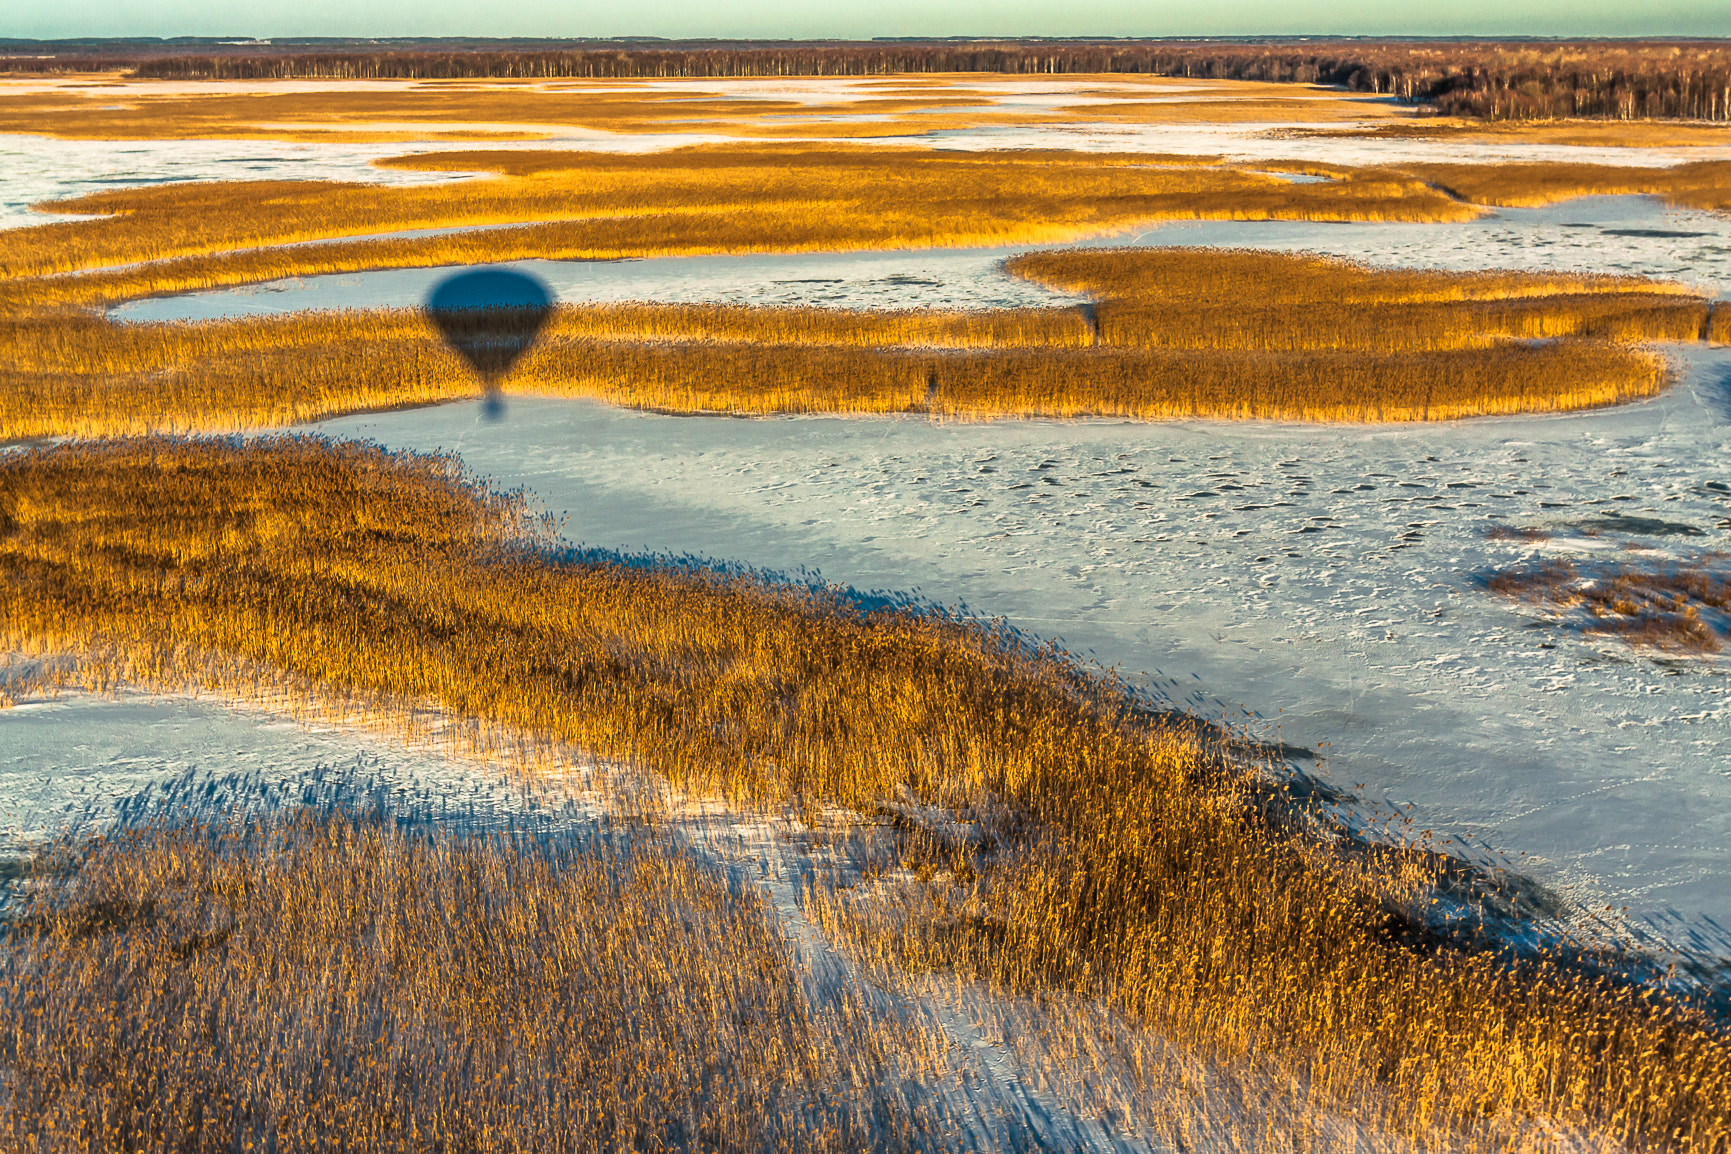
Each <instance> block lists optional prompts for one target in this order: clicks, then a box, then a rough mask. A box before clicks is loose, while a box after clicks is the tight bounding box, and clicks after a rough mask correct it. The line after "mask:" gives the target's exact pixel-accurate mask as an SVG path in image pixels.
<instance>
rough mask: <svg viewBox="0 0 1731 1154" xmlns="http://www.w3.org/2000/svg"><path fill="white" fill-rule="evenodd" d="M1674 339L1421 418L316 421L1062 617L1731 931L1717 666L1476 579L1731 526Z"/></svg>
mask: <svg viewBox="0 0 1731 1154" xmlns="http://www.w3.org/2000/svg"><path fill="white" fill-rule="evenodd" d="M1686 357H1687V364H1688V375H1687V379H1686V380H1685V381H1684V382H1683V383H1682V384H1681V385H1679V387H1677V388H1676V389H1675V390H1673V391H1672V392H1671V393H1670V394H1668V395H1667V396H1665V397H1663V398H1660V399H1657V400H1655V401H1652V402H1648V403H1644V404H1640V405H1635V406H1630V407H1626V408H1622V409H1617V410H1612V411H1604V412H1596V413H1586V414H1578V415H1571V416H1562V417H1546V418H1507V419H1491V420H1480V421H1474V422H1463V423H1452V424H1429V425H1423V426H1414V427H1369V428H1365V427H1327V426H1296V425H1275V424H1260V423H1247V424H1216V423H1204V422H1173V423H1163V424H1152V425H1137V424H1131V423H1108V422H1073V423H1052V422H1000V423H995V424H933V423H929V422H927V421H924V420H916V419H895V418H879V419H838V418H783V419H766V420H753V421H737V420H729V419H708V418H690V417H664V416H655V415H648V414H642V413H632V412H626V411H621V410H616V409H610V408H607V407H605V406H602V405H598V404H590V403H585V402H573V401H555V400H513V401H511V402H510V403H509V406H508V410H507V413H506V418H505V420H504V421H502V422H500V423H496V424H493V423H487V422H485V421H483V420H482V419H481V414H480V413H479V410H478V408H477V407H475V406H472V405H467V404H465V405H453V406H446V407H439V408H432V409H423V410H418V411H410V412H398V413H390V414H378V415H372V416H365V417H355V418H349V419H344V420H338V421H331V422H326V423H325V424H323V425H322V426H320V428H322V429H323V430H324V431H327V432H329V433H332V434H336V435H342V436H362V437H372V438H376V439H378V440H380V441H382V442H383V443H385V444H387V445H390V446H393V447H405V448H411V447H412V448H418V449H433V448H439V447H443V448H447V449H453V450H456V451H458V452H460V453H461V454H462V456H463V459H464V460H465V461H466V462H467V463H468V464H469V465H470V466H471V467H472V468H474V469H476V470H478V471H480V472H481V473H483V474H485V475H487V476H489V477H491V478H492V479H493V480H494V481H495V482H497V483H498V484H500V485H503V486H506V487H514V486H517V485H524V486H527V487H528V488H529V489H530V490H532V491H533V492H535V493H538V494H539V495H541V497H542V498H543V499H544V500H545V501H546V502H547V504H548V506H549V508H550V509H552V510H554V511H567V512H568V513H569V514H570V521H569V523H568V530H567V531H568V533H569V535H570V537H571V538H572V539H573V540H574V541H580V542H583V543H585V544H587V545H590V546H598V547H604V548H614V549H619V550H622V551H625V552H627V553H640V552H667V553H673V554H698V555H702V556H706V557H711V558H720V559H728V560H733V561H739V562H744V563H747V564H751V565H756V566H762V567H766V568H769V569H778V570H789V571H796V570H800V569H802V568H805V569H811V570H816V571H817V572H819V573H820V574H821V576H822V577H823V578H824V579H827V580H829V581H833V582H838V583H842V584H846V585H851V586H854V587H856V588H859V589H862V590H873V589H882V590H890V591H901V592H913V593H916V594H918V595H921V596H923V597H925V598H927V599H930V600H932V601H935V602H937V603H940V604H954V603H958V602H965V603H966V605H967V607H968V608H969V610H971V611H972V612H974V613H977V614H981V615H984V616H989V617H996V616H1002V617H1005V618H1007V619H1008V620H1009V621H1010V622H1011V623H1012V624H1014V625H1016V626H1019V627H1021V628H1024V629H1027V630H1029V631H1031V632H1033V633H1036V634H1039V635H1042V636H1046V637H1061V638H1063V639H1064V640H1065V642H1066V643H1067V644H1068V645H1069V646H1070V647H1071V648H1073V649H1074V650H1076V651H1078V652H1081V653H1085V654H1089V655H1091V656H1092V657H1093V658H1094V659H1095V660H1098V661H1099V662H1100V663H1102V664H1104V665H1108V666H1117V667H1119V668H1120V669H1121V670H1123V671H1125V672H1126V673H1127V674H1130V675H1133V677H1134V678H1135V679H1136V680H1137V681H1138V683H1139V684H1141V685H1142V686H1144V687H1145V688H1146V689H1147V690H1148V691H1149V692H1150V693H1152V694H1155V695H1157V696H1159V697H1162V698H1164V699H1165V700H1168V701H1170V702H1173V703H1175V704H1177V705H1180V706H1183V707H1184V708H1187V709H1191V710H1194V711H1196V712H1197V713H1199V714H1200V715H1202V716H1205V717H1210V718H1219V717H1226V718H1228V719H1231V718H1236V719H1239V720H1240V721H1248V722H1251V723H1253V724H1255V725H1256V726H1258V727H1260V728H1261V729H1262V730H1264V731H1266V732H1267V733H1268V734H1269V736H1274V733H1275V730H1276V729H1278V736H1279V737H1280V739H1281V740H1283V741H1285V742H1287V743H1288V744H1290V745H1294V746H1299V747H1304V748H1308V749H1310V750H1312V751H1315V753H1316V754H1317V756H1318V759H1319V760H1318V762H1317V763H1316V764H1317V765H1318V766H1319V767H1321V768H1322V769H1323V770H1325V771H1326V772H1327V773H1328V774H1329V780H1330V781H1331V782H1332V783H1333V784H1334V785H1336V786H1338V787H1342V788H1345V789H1347V790H1349V791H1352V792H1355V793H1357V794H1358V795H1359V797H1360V798H1361V799H1362V800H1363V806H1362V809H1361V812H1362V813H1363V814H1364V815H1366V816H1369V815H1372V814H1373V811H1378V810H1380V812H1381V814H1382V815H1384V816H1386V815H1389V814H1392V813H1395V812H1397V811H1398V813H1399V814H1400V815H1401V817H1400V818H1397V819H1396V825H1397V828H1400V823H1401V822H1403V821H1404V820H1405V819H1407V818H1410V819H1411V822H1412V824H1411V825H1410V826H1407V827H1404V828H1406V829H1407V830H1408V831H1409V832H1412V833H1418V832H1420V831H1422V830H1425V829H1434V830H1435V831H1436V832H1437V835H1438V836H1440V837H1449V838H1455V839H1460V840H1461V841H1462V842H1470V843H1471V844H1472V845H1474V846H1477V847H1481V848H1485V849H1488V850H1489V851H1494V852H1497V853H1501V854H1505V855H1507V856H1508V857H1509V858H1512V859H1515V860H1517V861H1518V862H1519V863H1520V864H1521V866H1522V868H1523V869H1526V870H1527V871H1528V872H1530V873H1532V874H1533V875H1534V876H1536V877H1537V878H1538V879H1539V880H1541V881H1542V882H1545V883H1547V884H1550V885H1553V886H1557V887H1561V888H1564V889H1566V890H1567V891H1568V892H1569V893H1570V894H1571V895H1572V896H1573V897H1574V898H1575V900H1576V901H1577V902H1578V903H1581V904H1583V905H1597V906H1605V905H1614V906H1616V907H1619V909H1620V907H1622V906H1625V905H1626V906H1629V907H1631V917H1632V918H1635V919H1636V920H1637V925H1638V926H1647V927H1650V928H1651V929H1652V930H1653V931H1654V932H1656V933H1659V934H1661V935H1662V936H1663V937H1664V938H1665V939H1666V940H1668V941H1670V942H1672V943H1674V944H1678V945H1684V946H1690V947H1693V948H1697V949H1704V950H1710V951H1715V952H1719V953H1722V954H1727V955H1731V934H1728V933H1727V932H1726V927H1731V770H1728V768H1727V767H1728V766H1731V708H1728V702H1727V697H1726V692H1727V688H1728V686H1731V681H1728V679H1727V676H1726V674H1727V672H1731V669H1728V667H1727V665H1726V663H1724V662H1722V661H1717V660H1707V661H1682V662H1674V663H1673V662H1657V661H1654V660H1651V659H1649V658H1647V657H1643V656H1640V655H1638V654H1635V653H1632V652H1630V651H1628V650H1626V649H1623V648H1621V647H1620V646H1619V645H1617V644H1615V643H1611V642H1592V641H1583V640H1580V639H1579V638H1578V637H1576V636H1574V635H1571V634H1565V633H1562V632H1560V631H1557V630H1553V629H1550V628H1547V627H1545V626H1544V625H1543V624H1542V623H1541V622H1540V621H1538V620H1537V619H1536V618H1535V616H1534V613H1533V611H1531V610H1529V609H1527V608H1525V607H1524V606H1522V605H1520V604H1518V603H1512V602H1509V601H1505V600H1502V599H1499V598H1496V597H1493V596H1492V595H1490V594H1489V593H1487V592H1485V591H1484V589H1483V588H1482V587H1481V585H1482V581H1483V578H1484V576H1485V574H1486V573H1487V572H1488V571H1489V570H1491V569H1493V568H1496V567H1500V566H1503V565H1507V564H1510V563H1513V562H1516V561H1519V560H1521V559H1523V558H1527V557H1532V556H1534V555H1535V549H1536V548H1537V547H1536V546H1532V545H1528V544H1525V543H1522V542H1520V541H1496V540H1489V539H1487V538H1486V536H1485V534H1486V531H1487V530H1489V529H1491V528H1492V527H1494V526H1535V527H1549V528H1553V529H1561V530H1566V529H1567V528H1568V526H1570V525H1571V524H1572V523H1574V522H1576V521H1579V520H1582V519H1583V518H1588V517H1597V516H1602V515H1604V514H1607V513H1609V512H1613V511H1614V512H1617V513H1627V514H1634V515H1640V516H1650V517H1656V518H1659V519H1663V520H1668V521H1675V522H1686V523H1688V524H1690V525H1692V526H1695V527H1696V528H1698V529H1699V530H1700V532H1701V534H1702V536H1701V537H1699V538H1689V539H1687V542H1686V546H1685V545H1684V544H1683V543H1680V542H1679V541H1678V540H1677V539H1673V538H1664V539H1656V540H1655V539H1648V538H1642V537H1640V536H1639V535H1638V534H1631V535H1622V537H1623V538H1627V539H1639V540H1643V541H1645V542H1646V543H1647V544H1651V545H1654V546H1657V547H1658V548H1660V549H1661V550H1669V551H1671V552H1673V553H1676V552H1678V551H1680V550H1681V551H1684V552H1687V551H1689V550H1707V549H1727V548H1731V496H1728V495H1727V493H1726V492H1725V491H1723V490H1721V489H1717V488H1709V487H1707V485H1706V482H1708V481H1721V482H1722V481H1725V480H1728V479H1731V473H1727V471H1726V466H1725V460H1726V452H1727V450H1728V449H1731V353H1727V352H1723V351H1719V352H1708V351H1702V350H1694V351H1691V352H1689V353H1687V354H1686ZM1567 536H1568V533H1567V532H1565V533H1564V534H1563V537H1564V538H1567ZM1576 536H1578V534H1576ZM1602 538H1603V540H1611V541H1615V540H1620V539H1622V538H1619V536H1618V535H1615V534H1613V535H1611V536H1609V537H1605V536H1604V535H1602ZM1601 543H1602V542H1601ZM1552 547H1554V545H1553V546H1552Z"/></svg>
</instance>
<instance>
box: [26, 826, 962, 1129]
mask: <svg viewBox="0 0 1731 1154" xmlns="http://www.w3.org/2000/svg"><path fill="white" fill-rule="evenodd" d="M44 864H45V866H46V868H44V869H41V870H39V872H38V874H37V877H36V879H35V881H34V882H33V883H32V887H33V889H32V892H30V893H29V894H27V895H25V897H23V898H22V899H15V901H14V905H13V908H12V909H11V911H10V913H11V921H10V931H11V932H10V936H9V937H8V939H7V941H6V946H5V949H4V952H3V953H0V1004H3V1006H4V1008H3V1009H0V1069H3V1070H4V1071H5V1091H4V1096H3V1097H0V1143H3V1144H4V1145H5V1148H6V1149H7V1150H9V1151H16V1152H18V1154H26V1152H44V1151H51V1150H52V1151H171V1150H172V1151H179V1152H205V1151H209V1152H213V1154H214V1152H218V1151H233V1150H249V1149H252V1150H263V1149H277V1150H285V1151H299V1150H327V1149H329V1150H348V1151H365V1152H369V1154H382V1152H385V1151H405V1152H407V1151H425V1150H453V1149H455V1150H488V1151H521V1152H523V1154H528V1152H529V1151H548V1152H553V1154H558V1152H575V1151H588V1150H596V1151H599V1150H618V1149H693V1150H695V1149H703V1150H730V1151H731V1150H737V1151H748V1150H770V1149H773V1150H793V1151H812V1152H816V1151H852V1150H860V1149H868V1148H872V1147H874V1146H876V1147H877V1148H880V1149H914V1148H917V1147H918V1146H919V1145H920V1144H921V1140H922V1138H923V1139H924V1140H925V1141H926V1142H928V1143H929V1141H930V1138H929V1137H928V1136H929V1135H930V1134H931V1133H933V1132H934V1131H939V1132H941V1131H942V1130H944V1129H948V1128H949V1127H947V1126H943V1125H942V1123H944V1122H947V1121H949V1120H948V1119H946V1118H944V1117H943V1114H942V1111H941V1110H940V1109H936V1108H933V1106H932V1105H930V1104H928V1105H925V1106H923V1107H922V1106H920V1105H917V1104H915V1105H910V1104H909V1103H908V1102H907V1101H906V1100H905V1099H904V1096H903V1094H902V1093H901V1092H900V1087H901V1079H902V1078H904V1077H907V1076H910V1075H918V1074H920V1073H922V1072H923V1069H922V1066H926V1067H927V1068H929V1064H927V1063H922V1062H921V1059H922V1058H923V1057H924V1055H923V1054H922V1053H921V1050H920V1046H919V1036H918V1034H917V1032H916V1031H915V1030H914V1029H911V1028H908V1026H906V1025H904V1024H903V1023H899V1022H896V1021H894V1020H893V1018H889V1017H886V1016H883V1015H879V1016H877V1017H876V1019H875V1020H873V1019H868V1017H867V1016H866V1015H864V1014H862V1013H861V1012H860V1007H859V1004H858V1002H857V1000H850V999H848V998H847V997H846V996H845V995H840V996H838V997H837V998H836V999H835V1000H834V1002H833V1004H832V1003H826V1004H822V1005H816V1004H813V1002H812V1001H811V1000H810V999H809V998H808V997H807V996H806V994H805V992H804V990H803V988H802V985H801V982H800V978H799V975H798V974H797V972H796V970H795V966H794V961H793V958H792V957H791V956H790V951H789V949H788V945H787V943H786V941H784V940H783V938H782V936H781V931H780V929H779V927H778V926H777V925H776V923H775V920H774V918H773V916H772V915H771V914H770V912H769V911H768V910H767V909H766V908H765V907H764V905H763V903H762V901H761V899H760V898H759V896H758V895H757V893H756V892H755V890H753V889H751V888H749V887H741V886H740V885H739V884H737V883H736V882H730V881H729V880H728V879H727V878H726V877H725V876H724V875H722V874H721V873H720V871H719V870H717V869H715V868H714V867H705V866H702V865H700V864H698V863H697V862H696V861H695V860H694V859H693V858H692V857H691V856H690V855H689V854H688V853H681V852H678V851H675V850H671V849H669V848H667V847H665V846H662V845H658V844H657V843H655V842H654V841H652V840H650V839H646V838H636V839H628V840H626V841H625V842H624V843H623V844H612V843H610V842H609V841H607V840H603V839H596V840H594V841H591V842H590V843H589V844H584V843H582V842H581V841H575V840H573V839H567V840H566V841H565V843H564V844H557V845H553V846H549V845H546V844H537V842H536V840H535V839H534V838H533V837H530V836H528V835H523V834H518V835H510V834H506V835H495V836H491V837H488V836H472V837H467V838H465V837H463V836H461V835H453V834H451V833H450V832H449V831H441V833H440V834H439V835H437V836H434V837H428V836H426V835H425V834H424V833H423V834H419V835H417V834H414V833H409V832H405V831H403V830H401V829H399V828H398V827H397V826H396V825H395V824H394V823H393V822H390V821H383V822H381V821H378V820H376V819H374V820H361V821H356V820H353V819H350V818H347V817H343V816H338V815H329V814H320V813H293V812H291V813H286V814H277V815H273V816H272V817H269V818H265V819H259V818H253V819H250V820H249V819H236V820H234V821H233V822H232V823H228V824H223V825H218V826H215V827H198V826H193V827H182V828H174V827H156V828H151V829H147V830H143V831H139V832H135V833H126V834H120V835H116V836H113V837H111V838H109V839H106V840H104V841H98V842H96V843H94V844H91V845H87V846H80V847H77V848H75V849H70V850H68V851H66V852H65V853H64V854H63V855H62V856H57V857H56V858H55V859H54V860H53V861H51V862H48V863H44ZM930 1101H931V1099H929V1098H928V1099H927V1102H928V1103H929V1102H930ZM952 1125H953V1123H952Z"/></svg>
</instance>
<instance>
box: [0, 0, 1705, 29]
mask: <svg viewBox="0 0 1731 1154" xmlns="http://www.w3.org/2000/svg"><path fill="white" fill-rule="evenodd" d="M1304 33H1321V34H1326V33H1348V34H1358V35H1417V36H1429V35H1484V36H1498V35H1534V36H1658V35H1683V36H1728V35H1731V0H1450V2H1448V3H1445V4H1419V3H1410V2H1409V3H1402V2H1400V0H1340V2H1335V3H1327V2H1321V0H1253V2H1250V3H1242V2H1233V0H1090V2H1077V0H806V2H799V0H247V2H243V3H238V4H237V3H235V2H234V0H4V2H0V36H21V37H43V38H50V37H58V36H182V35H184V36H227V35H236V36H239V35H246V36H260V37H270V36H627V35H648V36H669V37H680V36H692V37H699V36H717V37H754V38H755V37H762V38H778V37H793V38H798V37H844V38H866V37H871V36H951V35H980V36H1084V35H1111V36H1209V35H1216V36H1220V35H1238V36H1246V35H1278V34H1286V35H1290V34H1304Z"/></svg>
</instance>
